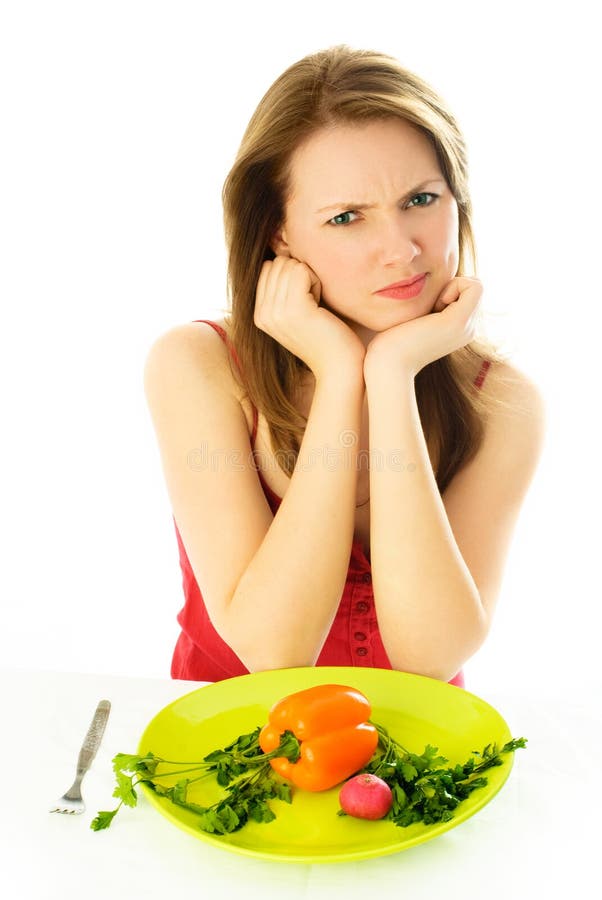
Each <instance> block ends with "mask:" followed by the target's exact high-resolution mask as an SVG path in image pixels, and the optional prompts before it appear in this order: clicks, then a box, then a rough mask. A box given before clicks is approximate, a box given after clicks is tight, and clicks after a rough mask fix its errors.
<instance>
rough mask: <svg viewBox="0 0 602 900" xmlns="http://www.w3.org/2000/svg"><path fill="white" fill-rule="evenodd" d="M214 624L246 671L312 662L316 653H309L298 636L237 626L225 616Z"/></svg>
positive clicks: (307, 664) (286, 667)
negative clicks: (291, 638)
mask: <svg viewBox="0 0 602 900" xmlns="http://www.w3.org/2000/svg"><path fill="white" fill-rule="evenodd" d="M214 627H215V628H216V631H217V632H218V634H219V635H220V637H221V639H222V640H223V641H224V642H225V643H226V644H227V645H228V646H229V647H230V649H231V650H232V652H233V653H235V654H236V656H237V657H238V659H239V660H240V661H241V663H242V664H243V666H244V667H245V668H246V669H248V671H249V672H266V671H271V670H273V669H293V668H305V667H308V666H314V665H315V664H316V661H317V658H318V656H319V653H320V651H319V650H318V651H317V652H316V653H315V654H312V653H310V652H309V651H308V650H307V648H306V647H304V646H303V645H302V641H301V640H298V639H297V640H293V641H291V640H290V637H289V639H285V638H283V637H282V636H274V635H273V634H272V633H270V631H269V629H268V628H265V629H259V630H255V629H251V628H248V627H246V628H245V627H241V623H240V622H236V621H233V620H231V619H230V620H229V619H228V617H225V619H224V620H222V621H221V622H220V623H219V625H217V624H216V625H215V626H214Z"/></svg>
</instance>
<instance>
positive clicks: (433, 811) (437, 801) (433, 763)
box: [339, 723, 527, 828]
mask: <svg viewBox="0 0 602 900" xmlns="http://www.w3.org/2000/svg"><path fill="white" fill-rule="evenodd" d="M374 724H375V727H376V729H377V730H378V747H377V750H376V753H375V754H374V756H373V757H372V759H371V760H370V763H369V764H368V765H367V766H366V767H365V769H363V771H364V772H370V773H372V774H373V775H378V777H379V778H382V779H383V781H386V782H387V784H388V785H389V787H390V788H391V791H392V793H393V805H392V807H391V809H390V811H389V813H388V814H387V816H386V818H387V819H390V820H391V821H393V822H394V823H395V825H399V826H401V827H402V828H407V827H408V826H409V825H412V824H413V823H414V822H423V823H424V824H425V825H431V824H433V822H449V820H450V819H452V818H453V811H454V810H455V809H456V807H457V806H458V804H459V803H461V802H462V800H465V799H466V798H467V797H468V796H469V795H470V794H471V793H472V792H473V791H474V790H477V788H481V787H484V786H485V785H486V784H487V778H485V777H484V776H483V775H482V773H483V772H484V771H486V770H487V769H490V768H491V767H493V766H501V765H502V764H503V759H502V756H503V755H504V754H507V753H511V752H513V751H514V750H517V749H518V748H520V747H525V746H526V744H527V739H526V738H523V737H521V738H513V739H512V740H510V741H508V743H506V744H504V746H503V747H501V748H499V747H498V745H497V744H495V743H493V744H487V746H486V747H485V748H484V749H483V750H481V751H480V752H479V751H477V750H473V751H472V753H473V755H472V756H471V757H470V759H468V760H467V762H465V763H464V765H459V764H458V765H455V766H452V767H446V763H448V762H449V760H447V759H446V758H445V757H444V756H438V752H439V751H438V748H437V747H433V746H431V745H430V744H427V746H426V747H425V748H424V752H423V753H422V754H417V753H411V752H410V751H409V750H407V749H406V748H405V747H404V746H402V744H400V743H399V741H396V740H395V738H393V737H391V735H390V734H389V733H388V731H387V730H386V728H383V727H382V726H381V725H378V724H376V723H374ZM341 814H342V815H344V813H343V812H342V810H341V811H340V812H339V815H341Z"/></svg>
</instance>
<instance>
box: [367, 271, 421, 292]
mask: <svg viewBox="0 0 602 900" xmlns="http://www.w3.org/2000/svg"><path fill="white" fill-rule="evenodd" d="M425 275H426V272H421V273H420V275H414V277H413V278H406V280H405V281H396V282H395V284H388V285H387V286H386V287H383V288H379V289H378V291H375V293H377V294H380V293H382V292H383V291H392V290H394V289H395V288H404V287H409V286H410V285H411V284H415V282H417V281H420V279H421V278H424V276H425Z"/></svg>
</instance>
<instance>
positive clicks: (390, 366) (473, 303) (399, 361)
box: [364, 276, 483, 376]
mask: <svg viewBox="0 0 602 900" xmlns="http://www.w3.org/2000/svg"><path fill="white" fill-rule="evenodd" d="M482 294H483V286H482V284H481V282H480V281H479V280H478V278H469V277H467V276H456V277H455V278H452V280H451V281H449V282H448V283H447V284H446V285H445V287H444V288H443V290H442V291H441V293H440V294H439V296H438V297H437V300H436V301H435V305H434V307H433V310H432V312H430V313H428V314H427V315H424V316H419V317H418V318H417V319H411V320H410V321H409V322H402V324H401V325H395V326H393V328H388V329H387V330H386V331H382V332H380V333H379V334H377V335H375V337H373V338H372V340H371V341H370V343H369V344H368V348H367V351H366V356H365V359H364V375H366V374H368V373H369V372H370V371H371V370H373V369H374V368H375V367H378V368H379V369H380V368H381V367H383V369H384V370H386V371H387V372H388V373H389V374H390V373H391V372H392V371H395V370H397V371H402V372H405V373H407V374H410V375H411V376H415V375H417V374H418V372H419V371H420V370H421V369H423V368H424V367H425V366H427V365H428V364H429V363H431V362H434V361H435V360H436V359H440V358H441V357H442V356H447V355H448V354H449V353H452V352H453V351H454V350H458V349H459V348H460V347H465V346H466V344H468V343H470V341H472V340H473V339H474V337H475V333H476V321H477V313H478V309H479V304H480V302H481V297H482Z"/></svg>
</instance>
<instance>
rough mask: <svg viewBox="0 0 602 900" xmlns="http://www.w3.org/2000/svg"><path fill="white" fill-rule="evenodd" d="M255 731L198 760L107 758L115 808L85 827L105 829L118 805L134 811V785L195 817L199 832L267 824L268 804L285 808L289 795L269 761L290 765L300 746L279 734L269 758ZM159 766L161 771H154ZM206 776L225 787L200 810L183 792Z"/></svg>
mask: <svg viewBox="0 0 602 900" xmlns="http://www.w3.org/2000/svg"><path fill="white" fill-rule="evenodd" d="M259 731H260V726H258V727H257V728H256V729H255V730H254V731H252V732H250V733H249V734H242V735H240V736H239V737H237V738H236V740H235V741H233V742H232V743H231V744H229V745H228V746H227V747H224V748H223V749H221V750H214V751H212V752H211V753H209V754H208V755H207V756H205V757H203V759H202V760H200V761H193V762H183V761H181V760H178V761H175V760H169V759H164V758H163V757H161V756H155V755H154V753H146V754H145V755H144V756H136V755H134V754H128V753H118V754H117V755H116V756H115V757H114V758H113V771H114V772H115V777H116V780H117V785H116V787H115V790H114V791H113V796H114V797H116V798H117V799H118V800H119V805H118V806H117V807H116V809H113V810H102V811H101V812H99V813H98V814H97V816H96V818H95V819H93V820H92V822H91V823H90V827H91V828H92V829H93V830H94V831H101V830H102V829H104V828H108V827H109V826H110V824H111V822H112V821H113V819H114V818H115V816H116V815H117V813H118V812H119V810H120V809H121V807H122V806H123V805H124V804H125V805H126V806H131V807H134V806H136V804H137V802H138V794H137V792H136V787H137V786H138V785H139V784H146V785H148V787H149V788H150V789H151V790H152V791H154V792H155V793H156V794H157V795H158V796H161V797H165V798H166V799H168V800H170V801H171V802H172V803H173V804H175V805H176V806H180V807H184V808H185V809H188V810H190V811H191V812H193V813H195V814H197V815H198V823H199V827H200V828H201V829H202V830H203V831H208V832H214V833H215V832H216V833H218V834H227V833H230V832H232V831H238V829H240V828H242V827H243V825H245V824H246V822H248V820H249V819H253V820H254V821H256V822H271V821H272V820H273V819H275V818H276V817H275V815H274V813H273V811H272V809H271V808H270V806H269V804H268V800H272V799H278V800H284V802H285V803H290V802H291V800H292V795H291V789H290V786H289V784H288V783H287V782H285V781H284V780H283V779H281V778H280V777H279V776H278V775H276V773H275V772H274V770H273V769H272V767H271V766H270V759H273V758H274V757H276V756H286V757H287V758H288V759H289V760H290V761H291V762H296V761H297V760H298V758H299V753H300V747H299V741H298V740H297V738H296V737H295V736H294V734H293V733H292V732H290V731H285V732H284V734H283V735H282V739H281V741H280V745H279V746H278V747H277V748H276V749H275V750H272V751H271V752H270V753H263V751H262V750H261V748H260V746H259ZM159 767H161V771H157V769H158V768H159ZM174 767H175V768H174ZM192 773H200V774H195V776H194V777H188V778H180V779H179V780H178V781H177V782H176V783H175V784H173V785H171V786H166V785H165V784H162V783H161V782H160V781H159V779H161V778H166V777H169V778H173V777H174V776H179V775H190V774H192ZM208 776H212V777H214V778H215V779H216V781H217V783H218V784H219V785H220V786H221V787H224V788H226V796H225V797H223V798H222V799H221V800H219V801H218V802H217V803H214V804H213V805H212V806H200V805H199V804H198V803H194V802H192V801H191V800H189V799H188V788H189V786H190V785H191V784H194V783H195V782H197V781H200V780H201V779H202V778H207V777H208Z"/></svg>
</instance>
